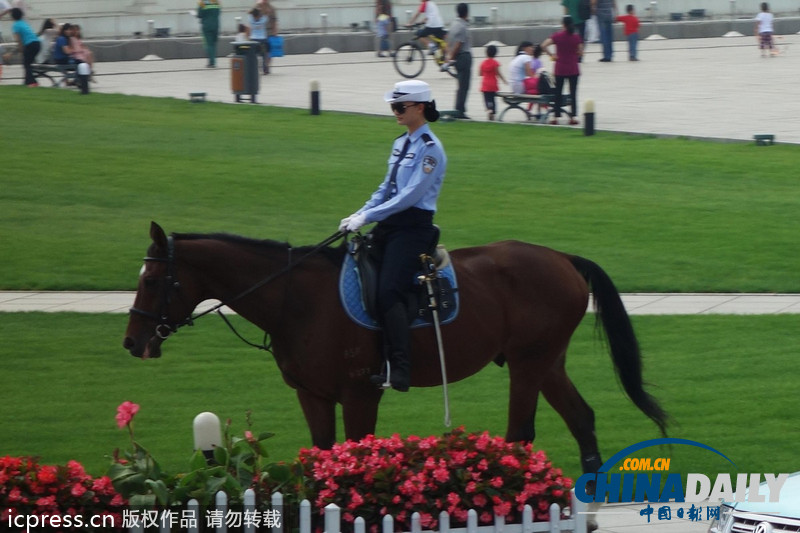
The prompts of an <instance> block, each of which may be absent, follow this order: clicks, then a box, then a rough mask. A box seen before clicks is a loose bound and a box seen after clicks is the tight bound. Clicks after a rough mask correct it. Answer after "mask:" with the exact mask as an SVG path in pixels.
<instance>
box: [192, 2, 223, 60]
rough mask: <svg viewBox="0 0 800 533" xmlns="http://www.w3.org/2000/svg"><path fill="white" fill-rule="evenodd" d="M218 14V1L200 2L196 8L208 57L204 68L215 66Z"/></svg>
mask: <svg viewBox="0 0 800 533" xmlns="http://www.w3.org/2000/svg"><path fill="white" fill-rule="evenodd" d="M219 12H220V5H219V1H218V0H200V3H199V4H198V6H197V18H199V19H200V26H201V28H202V30H203V46H204V47H205V50H206V56H207V57H208V64H206V67H209V68H214V67H216V66H217V38H218V37H219Z"/></svg>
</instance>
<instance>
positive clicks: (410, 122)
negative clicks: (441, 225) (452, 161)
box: [339, 80, 447, 392]
mask: <svg viewBox="0 0 800 533" xmlns="http://www.w3.org/2000/svg"><path fill="white" fill-rule="evenodd" d="M384 100H386V102H388V103H389V104H390V105H391V108H392V112H393V113H394V117H395V119H396V120H397V123H398V124H399V125H401V126H404V127H405V128H406V132H405V133H404V134H403V135H401V136H399V137H397V138H396V139H395V140H394V144H393V146H392V153H391V156H390V157H389V165H388V169H387V171H386V176H385V177H384V179H383V182H382V183H381V185H380V186H379V187H378V189H377V190H376V191H375V192H374V193H373V194H372V196H371V197H370V199H369V200H367V202H366V203H365V204H364V206H363V207H361V209H359V210H358V211H356V212H355V213H353V214H352V215H350V216H349V217H347V218H344V219H342V221H341V223H340V224H339V230H340V231H348V232H350V231H358V230H359V229H361V228H362V227H363V226H364V225H365V224H369V223H371V222H377V223H378V224H377V226H375V228H373V230H372V232H371V233H372V237H373V242H374V243H375V244H376V246H377V249H378V250H381V251H382V260H381V266H380V270H379V273H378V294H377V304H378V314H379V317H378V321H379V323H380V325H381V327H382V329H383V345H384V357H385V359H386V361H387V364H386V368H385V371H384V372H383V373H382V374H381V375H376V376H371V378H370V380H371V381H372V382H373V383H375V384H377V385H379V386H381V385H383V384H386V383H388V384H390V385H391V386H392V388H394V389H396V390H398V391H401V392H405V391H407V390H408V387H409V385H410V381H411V361H410V359H411V331H410V318H409V309H408V303H407V302H408V296H409V294H410V293H411V291H412V289H413V286H414V283H415V279H414V276H415V275H416V273H417V272H419V270H420V268H421V263H420V258H419V256H420V254H429V253H431V249H432V248H433V245H434V240H435V238H436V235H437V230H436V228H435V227H434V226H433V215H434V213H435V212H436V203H437V199H438V198H439V192H440V191H441V188H442V181H443V180H444V175H445V170H446V168H447V156H446V155H445V153H444V148H443V146H442V143H441V142H440V141H439V139H438V138H436V136H435V135H434V134H433V132H432V131H431V129H430V126H429V125H428V123H429V122H435V121H436V120H437V119H438V118H439V112H438V111H437V110H436V102H435V101H434V100H433V98H432V95H431V89H430V86H429V85H428V84H427V83H425V82H424V81H420V80H408V81H401V82H398V83H396V84H395V86H394V90H393V91H389V92H388V93H386V95H385V96H384ZM383 386H385V385H383Z"/></svg>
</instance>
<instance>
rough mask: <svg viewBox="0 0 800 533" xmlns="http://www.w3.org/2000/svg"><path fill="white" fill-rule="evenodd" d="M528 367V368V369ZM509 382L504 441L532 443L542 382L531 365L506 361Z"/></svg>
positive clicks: (511, 360) (534, 435)
mask: <svg viewBox="0 0 800 533" xmlns="http://www.w3.org/2000/svg"><path fill="white" fill-rule="evenodd" d="M529 366H530V368H528V367H529ZM508 373H509V379H510V380H511V385H510V390H509V398H508V425H507V426H506V440H507V441H509V442H513V441H521V442H533V440H534V438H535V437H536V426H535V421H536V407H537V405H538V403H539V390H540V389H541V386H542V380H541V379H540V378H539V377H537V376H538V374H537V372H536V369H535V368H533V366H532V365H525V364H522V363H520V362H518V361H515V360H513V359H511V358H509V359H508Z"/></svg>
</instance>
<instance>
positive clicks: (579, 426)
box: [542, 353, 603, 531]
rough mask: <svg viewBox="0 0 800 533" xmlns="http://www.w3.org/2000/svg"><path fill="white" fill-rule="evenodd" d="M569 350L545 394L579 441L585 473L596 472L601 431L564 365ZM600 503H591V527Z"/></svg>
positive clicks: (548, 381)
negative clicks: (597, 428) (598, 429)
mask: <svg viewBox="0 0 800 533" xmlns="http://www.w3.org/2000/svg"><path fill="white" fill-rule="evenodd" d="M565 359H566V353H565V354H564V355H562V357H561V360H560V362H559V364H557V365H556V368H554V369H553V370H552V371H551V372H550V373H549V374H548V375H547V379H545V380H544V384H543V386H542V394H544V397H545V399H546V400H547V402H548V403H549V404H550V405H552V406H553V409H555V410H556V412H558V414H559V415H561V418H563V419H564V422H566V424H567V427H568V428H569V430H570V432H572V435H573V437H575V440H576V441H578V448H579V449H580V452H581V467H582V468H583V472H584V473H595V472H597V471H598V469H599V468H600V466H602V464H603V460H602V459H601V458H600V451H599V449H598V447H597V435H596V434H595V430H594V411H593V410H592V408H591V407H589V404H587V403H586V401H585V400H584V399H583V397H581V395H580V393H579V392H578V389H576V388H575V385H574V384H573V383H572V380H571V379H569V376H567V369H566V368H565V367H564V362H565ZM586 491H587V492H588V493H590V494H594V482H593V481H591V482H590V483H588V484H587V486H586ZM599 508H600V504H599V503H593V504H590V505H589V509H588V511H589V513H590V514H589V515H588V517H587V526H588V528H589V531H594V530H595V529H597V527H598V525H597V519H596V514H597V510H598V509H599Z"/></svg>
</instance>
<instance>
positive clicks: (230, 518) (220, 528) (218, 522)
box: [123, 489, 586, 533]
mask: <svg viewBox="0 0 800 533" xmlns="http://www.w3.org/2000/svg"><path fill="white" fill-rule="evenodd" d="M570 497H571V503H570V516H569V518H566V519H564V518H562V517H561V514H562V510H561V509H560V508H559V506H558V504H555V503H554V504H552V505H550V520H549V521H547V522H535V521H534V520H533V509H532V508H531V506H530V505H526V506H525V508H524V510H523V512H522V521H521V522H520V523H518V524H506V523H505V520H504V518H503V517H501V516H495V517H494V524H493V525H489V526H479V525H478V513H477V512H475V510H474V509H471V510H470V511H469V513H468V515H467V525H466V527H462V528H451V527H450V517H449V515H448V514H447V512H445V511H442V512H441V513H440V515H439V526H438V527H437V531H438V532H440V533H500V532H502V533H586V504H585V503H583V502H581V501H580V500H578V499H577V498H576V497H575V492H574V491H573V492H571V493H570ZM215 500H216V502H215V505H214V507H213V508H209V509H206V510H205V513H203V510H202V509H201V508H200V505H199V504H198V502H197V500H190V501H189V503H188V504H187V506H186V508H185V509H182V510H181V511H143V512H137V511H125V513H124V514H123V527H124V528H127V530H128V532H129V533H144V532H146V531H153V530H155V529H157V530H158V531H159V532H160V533H171V532H172V531H173V530H179V531H186V533H200V532H201V531H213V532H215V533H228V532H232V533H233V532H239V531H242V532H243V533H256V532H257V531H262V532H263V531H270V533H283V531H284V524H283V495H282V494H280V493H275V494H273V495H272V502H271V506H270V508H269V509H267V510H263V511H259V510H258V509H257V507H256V498H255V493H254V492H253V491H252V490H250V489H248V490H247V491H245V494H244V506H243V508H242V510H241V511H232V510H231V509H230V508H229V507H228V497H227V495H226V494H225V493H224V492H218V493H217V495H216V498H215ZM299 521H300V528H299V533H311V523H312V521H311V503H310V502H309V501H308V500H303V501H302V502H301V503H300V509H299ZM324 524H325V527H324V532H325V533H339V532H340V531H341V530H342V525H341V509H340V508H339V507H338V506H336V505H334V504H330V505H328V506H327V507H325V513H324ZM381 525H382V528H381V533H394V518H392V516H390V515H386V516H384V517H383V523H382V524H381ZM366 531H367V529H366V523H365V522H364V519H363V518H361V517H358V518H356V520H355V522H354V524H353V533H366ZM424 531H429V530H423V529H422V523H421V521H420V516H419V513H414V514H413V515H412V516H411V531H410V533H423V532H424Z"/></svg>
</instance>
